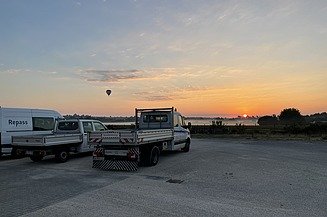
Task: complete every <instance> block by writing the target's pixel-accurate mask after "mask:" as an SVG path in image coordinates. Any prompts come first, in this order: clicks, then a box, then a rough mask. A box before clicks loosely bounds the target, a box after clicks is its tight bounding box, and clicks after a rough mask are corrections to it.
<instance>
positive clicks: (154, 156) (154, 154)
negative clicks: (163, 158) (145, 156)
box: [148, 146, 160, 166]
mask: <svg viewBox="0 0 327 217" xmlns="http://www.w3.org/2000/svg"><path fill="white" fill-rule="evenodd" d="M159 155H160V150H159V148H158V146H153V147H152V149H151V151H150V159H149V164H148V165H149V166H154V165H156V164H157V163H158V162H159Z"/></svg>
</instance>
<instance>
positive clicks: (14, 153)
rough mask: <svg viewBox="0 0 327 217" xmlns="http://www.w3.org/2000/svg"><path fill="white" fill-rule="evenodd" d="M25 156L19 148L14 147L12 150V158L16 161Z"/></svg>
mask: <svg viewBox="0 0 327 217" xmlns="http://www.w3.org/2000/svg"><path fill="white" fill-rule="evenodd" d="M24 156H25V153H24V152H18V150H17V148H15V147H13V148H12V149H11V157H12V158H14V159H17V158H22V157H24Z"/></svg>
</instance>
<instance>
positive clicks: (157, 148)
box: [89, 107, 191, 170]
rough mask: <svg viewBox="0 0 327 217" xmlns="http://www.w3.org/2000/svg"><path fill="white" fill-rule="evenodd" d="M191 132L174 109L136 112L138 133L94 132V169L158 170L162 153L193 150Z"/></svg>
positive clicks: (90, 140)
mask: <svg viewBox="0 0 327 217" xmlns="http://www.w3.org/2000/svg"><path fill="white" fill-rule="evenodd" d="M190 142H191V137H190V131H189V130H188V129H187V128H186V127H185V123H184V119H183V117H182V115H181V114H180V113H179V112H177V111H176V110H175V109H174V108H173V107H172V108H154V109H135V129H134V130H108V131H102V132H96V131H95V132H91V133H90V134H89V143H90V144H91V145H93V146H95V151H94V152H93V167H94V168H100V169H104V170H107V169H108V170H110V169H112V170H137V169H138V166H139V165H146V166H154V165H156V164H157V163H158V161H159V154H160V152H162V151H167V150H170V151H173V150H182V151H184V152H188V151H189V149H190Z"/></svg>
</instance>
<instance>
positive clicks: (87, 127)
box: [12, 119, 107, 162]
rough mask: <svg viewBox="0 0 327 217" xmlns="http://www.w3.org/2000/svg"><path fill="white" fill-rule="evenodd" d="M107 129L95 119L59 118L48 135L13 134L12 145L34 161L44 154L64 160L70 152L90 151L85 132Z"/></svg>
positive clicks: (39, 159) (58, 160) (59, 160)
mask: <svg viewBox="0 0 327 217" xmlns="http://www.w3.org/2000/svg"><path fill="white" fill-rule="evenodd" d="M95 130H96V131H100V132H101V131H103V130H107V128H106V126H105V125H103V124H102V123H101V122H100V121H97V120H78V119H74V120H59V121H57V123H56V128H55V131H54V132H53V133H52V134H49V135H30V136H13V137H12V146H13V147H15V148H16V149H17V150H18V151H24V152H26V155H28V156H30V158H31V160H32V161H34V162H37V161H41V160H42V159H43V158H44V156H46V155H53V154H54V155H55V158H56V160H57V162H66V161H67V160H68V158H69V154H70V153H82V152H92V151H93V150H94V147H91V146H89V145H88V141H87V136H88V135H87V133H89V132H92V131H95Z"/></svg>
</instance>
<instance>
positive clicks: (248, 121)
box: [104, 118, 258, 126]
mask: <svg viewBox="0 0 327 217" xmlns="http://www.w3.org/2000/svg"><path fill="white" fill-rule="evenodd" d="M213 121H214V123H215V124H217V123H218V122H219V121H221V122H222V125H225V126H235V125H245V126H255V125H258V119H256V118H241V119H221V120H216V119H185V122H186V124H187V123H188V122H191V124H192V125H212V124H213ZM104 124H105V125H132V124H134V122H108V123H104Z"/></svg>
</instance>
